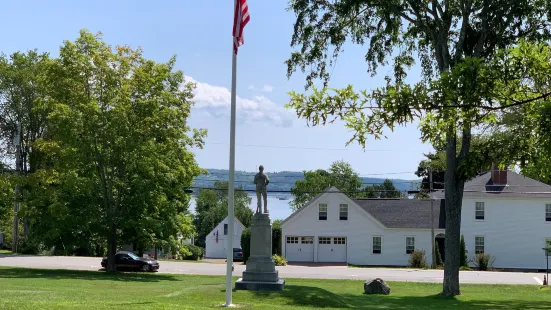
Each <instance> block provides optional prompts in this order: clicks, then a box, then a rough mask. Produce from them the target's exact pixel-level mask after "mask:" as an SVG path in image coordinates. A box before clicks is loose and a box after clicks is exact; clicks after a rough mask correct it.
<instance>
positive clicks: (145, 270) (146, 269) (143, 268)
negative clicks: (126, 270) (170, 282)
mask: <svg viewBox="0 0 551 310" xmlns="http://www.w3.org/2000/svg"><path fill="white" fill-rule="evenodd" d="M150 270H151V268H150V267H149V265H147V264H146V265H143V266H142V271H143V272H148V271H150Z"/></svg>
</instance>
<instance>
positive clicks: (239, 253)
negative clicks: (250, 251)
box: [233, 248, 243, 261]
mask: <svg viewBox="0 0 551 310" xmlns="http://www.w3.org/2000/svg"><path fill="white" fill-rule="evenodd" d="M233 260H234V261H243V250H242V249H241V248H233Z"/></svg>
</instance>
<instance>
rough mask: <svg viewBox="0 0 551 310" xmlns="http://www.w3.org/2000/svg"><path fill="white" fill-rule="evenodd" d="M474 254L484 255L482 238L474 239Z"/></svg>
mask: <svg viewBox="0 0 551 310" xmlns="http://www.w3.org/2000/svg"><path fill="white" fill-rule="evenodd" d="M474 254H475V255H476V254H484V237H480V236H478V237H474Z"/></svg>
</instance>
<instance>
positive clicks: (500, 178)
mask: <svg viewBox="0 0 551 310" xmlns="http://www.w3.org/2000/svg"><path fill="white" fill-rule="evenodd" d="M492 183H493V185H507V170H500V169H499V168H498V167H497V165H496V163H492Z"/></svg>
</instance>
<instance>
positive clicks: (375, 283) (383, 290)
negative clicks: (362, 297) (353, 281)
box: [364, 278, 390, 295]
mask: <svg viewBox="0 0 551 310" xmlns="http://www.w3.org/2000/svg"><path fill="white" fill-rule="evenodd" d="M364 293H366V294H383V295H388V294H390V286H388V284H386V283H385V281H384V280H383V279H381V278H376V279H373V280H367V281H365V283H364Z"/></svg>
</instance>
